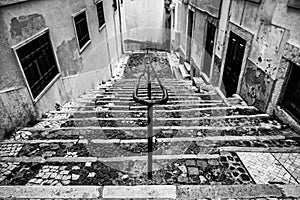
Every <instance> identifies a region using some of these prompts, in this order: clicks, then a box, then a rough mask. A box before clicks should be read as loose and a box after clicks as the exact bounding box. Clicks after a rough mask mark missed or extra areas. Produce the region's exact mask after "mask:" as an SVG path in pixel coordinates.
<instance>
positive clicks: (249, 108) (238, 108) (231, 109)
mask: <svg viewBox="0 0 300 200" xmlns="http://www.w3.org/2000/svg"><path fill="white" fill-rule="evenodd" d="M153 109H154V110H153V112H154V113H174V112H175V113H184V112H193V113H195V112H197V111H198V112H200V111H203V113H202V114H204V115H205V114H207V113H211V112H212V111H216V112H217V111H219V112H222V114H224V113H227V112H239V113H243V112H244V113H257V112H258V111H257V109H256V108H255V107H254V106H235V107H226V106H225V107H224V106H220V107H208V108H192V109H175V110H172V109H170V110H156V107H154V108H153ZM223 111H224V112H223ZM146 112H147V111H146V110H139V111H136V110H124V111H121V110H94V111H80V110H73V111H72V110H71V111H50V112H49V113H50V114H66V113H67V114H79V113H80V114H89V113H93V114H96V113H138V114H139V113H146ZM206 112H207V113H206Z"/></svg>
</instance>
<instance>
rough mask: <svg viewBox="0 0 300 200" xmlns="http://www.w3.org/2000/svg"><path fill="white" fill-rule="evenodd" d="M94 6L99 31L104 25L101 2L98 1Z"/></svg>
mask: <svg viewBox="0 0 300 200" xmlns="http://www.w3.org/2000/svg"><path fill="white" fill-rule="evenodd" d="M96 6H97V13H98V21H99V29H100V28H101V27H102V26H103V25H104V24H105V18H104V11H103V1H100V2H99V3H97V4H96Z"/></svg>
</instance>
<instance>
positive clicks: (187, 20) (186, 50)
mask: <svg viewBox="0 0 300 200" xmlns="http://www.w3.org/2000/svg"><path fill="white" fill-rule="evenodd" d="M190 11H192V12H193V22H192V35H191V45H190V50H189V49H188V39H189V36H188V31H189V13H190ZM195 16H196V9H195V8H194V7H192V6H191V5H188V9H187V17H186V49H185V60H187V61H188V62H190V58H191V57H192V43H193V41H192V40H193V36H194V28H195ZM188 51H190V52H191V53H190V54H191V55H189V57H188Z"/></svg>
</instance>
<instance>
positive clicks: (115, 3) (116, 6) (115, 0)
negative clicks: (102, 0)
mask: <svg viewBox="0 0 300 200" xmlns="http://www.w3.org/2000/svg"><path fill="white" fill-rule="evenodd" d="M112 6H113V8H114V12H115V11H117V9H118V5H117V0H113V5H112Z"/></svg>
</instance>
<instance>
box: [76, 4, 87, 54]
mask: <svg viewBox="0 0 300 200" xmlns="http://www.w3.org/2000/svg"><path fill="white" fill-rule="evenodd" d="M83 12H85V18H86V24H87V31H88V34H89V40H88V41H87V42H86V43H85V44H84V45H83V46H82V47H81V48H80V44H79V39H78V35H77V29H76V23H75V17H76V16H78V15H80V14H81V13H83ZM72 21H73V27H74V34H75V36H76V41H77V46H78V50H79V54H81V53H82V52H83V51H84V50H85V49H86V48H87V47H88V46H89V44H90V43H91V42H92V40H91V33H90V29H89V20H88V17H87V12H86V8H83V9H81V10H80V11H78V12H76V13H74V14H72Z"/></svg>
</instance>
